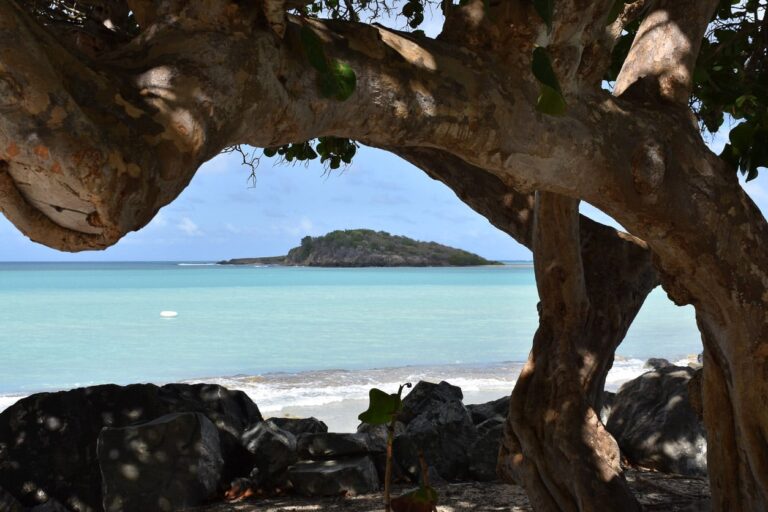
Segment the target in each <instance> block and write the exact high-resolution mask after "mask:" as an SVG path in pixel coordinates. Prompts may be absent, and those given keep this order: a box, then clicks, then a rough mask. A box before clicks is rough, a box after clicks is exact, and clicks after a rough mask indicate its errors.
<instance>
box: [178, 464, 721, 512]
mask: <svg viewBox="0 0 768 512" xmlns="http://www.w3.org/2000/svg"><path fill="white" fill-rule="evenodd" d="M627 480H628V481H629V483H630V487H631V488H632V490H633V491H634V492H635V495H636V496H637V497H638V499H639V500H640V502H641V503H642V504H643V507H644V509H645V510H647V511H654V512H706V511H708V510H709V486H708V484H707V480H706V478H697V477H682V476H677V475H668V474H662V473H654V472H645V471H637V470H630V471H627ZM403 490H404V488H397V489H395V492H394V494H395V495H397V494H399V493H400V492H402V491H403ZM437 490H438V492H439V493H440V504H439V506H438V512H459V511H462V512H463V511H478V512H496V511H506V512H510V511H511V512H522V511H526V512H527V511H530V510H532V509H531V507H530V506H529V504H528V498H527V497H526V495H525V492H524V491H523V489H522V488H521V487H518V486H516V485H506V484H501V483H479V482H471V483H458V484H447V485H443V486H440V487H438V488H437ZM383 508H384V507H383V505H382V498H381V494H380V493H377V494H366V495H363V496H355V497H346V498H341V497H339V498H315V499H308V498H298V497H285V498H276V499H268V500H267V499H246V500H244V501H240V502H234V503H220V504H214V505H210V506H207V507H202V508H196V509H192V510H194V511H195V512H255V511H257V510H258V511H259V512H282V511H286V512H287V511H294V512H303V511H315V510H318V511H319V510H322V511H329V512H337V511H349V512H369V511H370V512H374V511H375V512H379V511H381V510H383Z"/></svg>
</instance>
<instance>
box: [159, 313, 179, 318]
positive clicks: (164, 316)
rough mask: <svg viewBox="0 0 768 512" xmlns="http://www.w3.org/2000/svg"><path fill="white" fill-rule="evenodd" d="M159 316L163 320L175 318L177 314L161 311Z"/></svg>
mask: <svg viewBox="0 0 768 512" xmlns="http://www.w3.org/2000/svg"><path fill="white" fill-rule="evenodd" d="M160 316H161V317H163V318H176V317H177V316H179V314H178V313H177V312H175V311H161V312H160Z"/></svg>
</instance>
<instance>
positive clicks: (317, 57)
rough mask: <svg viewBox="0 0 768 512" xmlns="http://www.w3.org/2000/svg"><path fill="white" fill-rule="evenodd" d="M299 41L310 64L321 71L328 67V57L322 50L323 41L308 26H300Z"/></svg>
mask: <svg viewBox="0 0 768 512" xmlns="http://www.w3.org/2000/svg"><path fill="white" fill-rule="evenodd" d="M301 43H302V46H303V47H304V53H306V54H307V60H309V63H310V65H311V66H312V67H313V68H315V69H316V70H318V71H320V72H321V73H322V72H324V71H326V70H327V69H328V59H326V57H325V51H323V41H322V40H321V39H320V37H319V36H318V35H317V34H316V33H315V31H314V30H312V29H311V28H310V27H309V26H307V25H304V26H303V27H301Z"/></svg>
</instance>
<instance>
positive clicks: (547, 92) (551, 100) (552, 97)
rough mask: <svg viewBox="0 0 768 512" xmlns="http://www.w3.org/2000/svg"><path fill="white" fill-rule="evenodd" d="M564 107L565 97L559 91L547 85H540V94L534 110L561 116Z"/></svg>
mask: <svg viewBox="0 0 768 512" xmlns="http://www.w3.org/2000/svg"><path fill="white" fill-rule="evenodd" d="M566 108H567V105H566V103H565V98H563V95H562V94H561V93H560V91H556V90H554V89H552V88H551V87H549V86H548V85H542V86H541V94H539V99H538V100H537V101H536V110H538V111H539V112H541V113H542V114H548V115H550V116H562V115H563V114H565V111H566Z"/></svg>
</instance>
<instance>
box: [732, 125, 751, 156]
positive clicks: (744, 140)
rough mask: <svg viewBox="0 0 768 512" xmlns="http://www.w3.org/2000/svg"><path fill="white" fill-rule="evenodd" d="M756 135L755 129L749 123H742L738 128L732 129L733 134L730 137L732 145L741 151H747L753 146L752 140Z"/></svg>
mask: <svg viewBox="0 0 768 512" xmlns="http://www.w3.org/2000/svg"><path fill="white" fill-rule="evenodd" d="M753 135H754V129H753V128H752V126H751V125H750V124H749V123H741V124H740V125H738V126H737V127H736V128H734V129H733V130H731V134H730V136H729V137H728V138H729V139H730V141H731V145H732V146H733V147H734V148H735V149H737V150H738V151H739V153H745V152H746V151H748V150H749V148H750V146H752V140H753Z"/></svg>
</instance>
